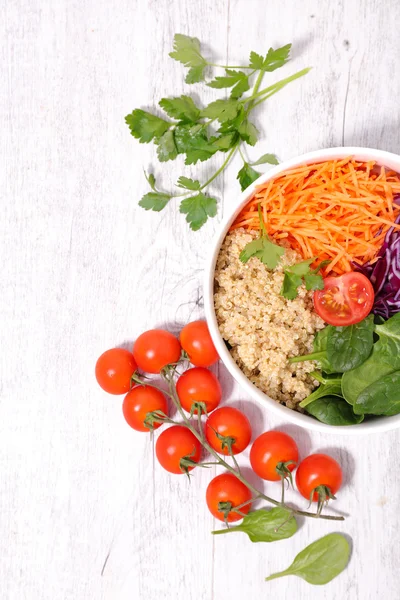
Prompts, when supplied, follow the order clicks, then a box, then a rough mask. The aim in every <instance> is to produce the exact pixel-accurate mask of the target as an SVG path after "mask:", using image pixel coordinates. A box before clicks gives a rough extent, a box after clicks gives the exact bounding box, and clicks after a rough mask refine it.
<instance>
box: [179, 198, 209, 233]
mask: <svg viewBox="0 0 400 600" xmlns="http://www.w3.org/2000/svg"><path fill="white" fill-rule="evenodd" d="M179 210H180V212H181V213H184V214H185V215H186V221H187V222H188V223H189V225H190V229H192V230H193V231H197V230H198V229H200V227H202V226H203V225H204V223H206V221H207V220H208V217H215V215H216V214H217V201H216V199H215V198H210V197H209V196H206V195H205V194H203V193H202V192H200V193H199V194H197V195H196V196H192V197H191V198H186V200H182V202H181V204H180V207H179Z"/></svg>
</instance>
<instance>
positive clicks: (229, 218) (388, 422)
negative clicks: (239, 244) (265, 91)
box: [203, 146, 400, 435]
mask: <svg viewBox="0 0 400 600" xmlns="http://www.w3.org/2000/svg"><path fill="white" fill-rule="evenodd" d="M347 156H352V157H354V158H355V159H356V160H361V161H368V160H375V161H376V162H377V163H378V164H381V165H384V166H386V167H389V168H391V169H393V170H396V171H399V172H400V156H399V155H397V154H394V153H392V152H387V151H385V150H377V149H373V148H364V147H357V146H343V147H334V148H324V149H322V150H314V151H312V152H307V153H305V154H302V155H299V156H296V157H294V158H291V159H289V160H286V161H284V162H282V163H280V164H279V165H277V166H275V167H273V168H271V169H269V170H268V171H267V172H266V173H264V174H263V175H261V176H260V177H259V178H258V179H257V180H256V181H255V182H254V183H252V184H251V185H250V186H249V187H248V188H246V189H245V190H244V191H243V192H242V193H241V194H239V195H238V197H237V199H236V200H235V202H233V203H232V205H231V206H230V207H229V210H226V211H225V215H224V217H223V219H222V221H221V223H220V226H219V229H218V231H217V234H216V236H215V238H214V240H213V242H212V247H211V249H210V251H209V253H208V256H207V259H206V264H205V269H204V282H203V291H204V310H205V316H206V320H207V324H208V327H209V330H210V334H211V338H212V340H213V342H214V345H215V347H216V349H217V352H218V354H219V356H220V359H221V361H222V362H223V364H224V365H225V367H226V368H227V369H228V371H229V372H230V374H231V375H232V376H233V377H234V379H235V380H236V381H237V382H238V383H239V385H240V386H241V387H242V388H243V389H244V391H246V392H247V393H248V394H249V396H250V397H251V398H253V399H254V400H256V401H257V402H258V403H259V404H261V405H262V406H264V407H265V408H270V409H271V411H272V412H273V413H275V414H276V415H277V416H280V417H281V418H282V419H286V420H288V421H290V422H292V423H294V424H296V425H299V426H300V427H304V428H305V429H309V430H312V431H319V432H322V433H329V434H337V435H363V434H367V433H377V432H383V431H390V430H392V429H396V428H398V427H400V414H399V415H394V416H392V417H376V418H375V419H371V420H370V421H366V422H362V423H359V424H357V425H340V426H334V425H327V424H325V423H320V422H319V421H317V420H316V419H314V418H313V417H311V416H308V415H305V414H302V413H299V412H297V411H295V410H293V409H290V408H288V407H287V406H285V405H283V404H280V403H279V402H277V401H276V400H273V399H272V398H270V397H269V396H267V394H265V393H264V392H262V391H261V390H259V389H258V388H257V387H256V386H255V385H254V384H253V383H251V381H250V380H249V379H248V378H247V377H246V375H245V374H244V373H243V372H242V371H241V369H240V368H239V367H238V366H237V364H236V363H235V361H234V360H233V358H232V357H231V355H230V353H229V350H228V349H227V347H226V345H225V342H224V341H223V338H222V336H221V334H220V332H219V329H218V324H217V318H216V314H215V309H214V271H215V265H216V261H217V257H218V254H219V251H220V247H221V245H222V242H223V240H224V239H225V236H226V234H227V232H228V229H229V227H230V225H231V223H232V222H233V221H234V219H235V218H236V216H237V215H238V214H239V212H240V211H241V209H242V207H243V206H244V205H245V204H246V202H248V200H249V199H250V197H251V196H252V194H253V192H254V190H255V189H256V188H257V187H259V186H260V185H262V184H264V183H265V182H267V181H269V180H270V179H272V178H274V177H276V176H277V175H279V174H280V173H282V172H283V171H286V170H288V169H291V168H295V167H298V166H301V165H305V164H312V163H318V162H322V161H324V160H334V159H341V158H346V157H347Z"/></svg>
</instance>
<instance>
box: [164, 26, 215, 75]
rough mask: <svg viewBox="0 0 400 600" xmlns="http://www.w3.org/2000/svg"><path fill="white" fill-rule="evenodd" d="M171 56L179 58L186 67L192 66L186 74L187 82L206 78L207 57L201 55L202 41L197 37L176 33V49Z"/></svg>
mask: <svg viewBox="0 0 400 600" xmlns="http://www.w3.org/2000/svg"><path fill="white" fill-rule="evenodd" d="M169 55H170V57H171V58H173V59H174V60H178V61H179V62H181V63H182V64H183V65H185V67H192V68H191V69H190V70H189V73H188V74H187V76H186V83H197V82H198V81H202V80H203V79H204V69H205V67H206V66H207V61H206V59H205V58H204V57H203V56H202V55H201V52H200V42H199V40H198V39H197V38H195V37H189V36H188V35H182V34H181V33H176V34H175V36H174V51H173V52H170V53H169Z"/></svg>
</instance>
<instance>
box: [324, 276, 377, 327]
mask: <svg viewBox="0 0 400 600" xmlns="http://www.w3.org/2000/svg"><path fill="white" fill-rule="evenodd" d="M373 304H374V288H373V287H372V283H371V282H370V280H369V279H368V278H367V277H365V275H363V274H362V273H353V272H352V273H345V274H344V275H340V277H326V278H325V279H324V289H323V290H317V291H316V292H314V308H315V312H317V313H318V314H319V316H320V317H321V319H323V320H324V321H326V323H329V325H335V326H339V325H353V324H354V323H358V322H359V321H362V320H363V319H365V317H366V316H367V315H369V313H370V312H371V310H372V306H373Z"/></svg>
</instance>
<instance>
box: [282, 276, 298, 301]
mask: <svg viewBox="0 0 400 600" xmlns="http://www.w3.org/2000/svg"><path fill="white" fill-rule="evenodd" d="M301 284H302V278H301V277H300V275H296V274H295V273H290V272H288V271H286V270H285V277H284V279H283V284H282V289H281V295H282V296H283V297H284V298H286V299H287V300H294V299H295V298H297V295H298V291H297V288H298V287H299V286H300V285H301Z"/></svg>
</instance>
